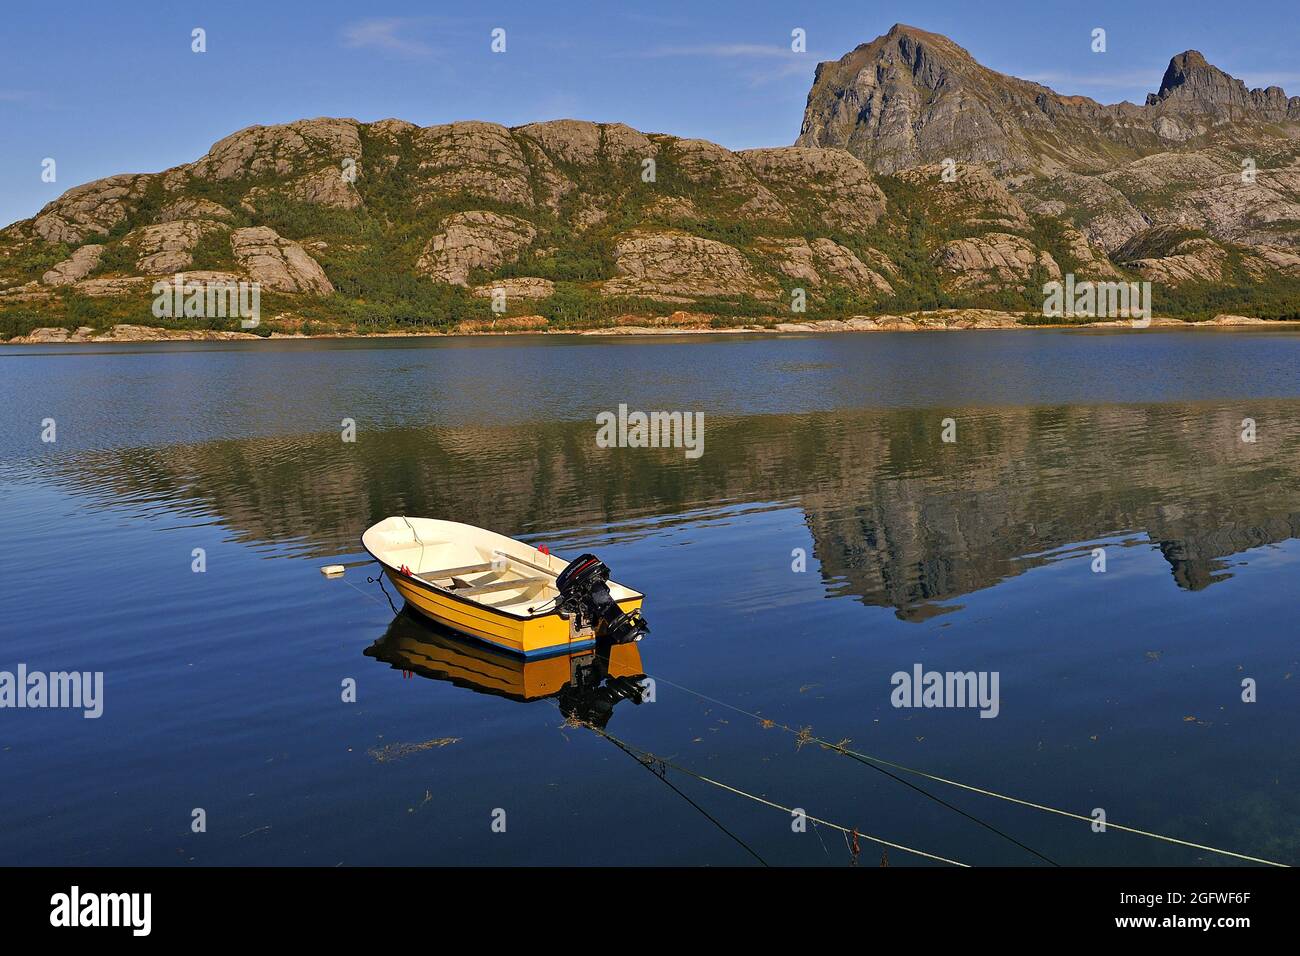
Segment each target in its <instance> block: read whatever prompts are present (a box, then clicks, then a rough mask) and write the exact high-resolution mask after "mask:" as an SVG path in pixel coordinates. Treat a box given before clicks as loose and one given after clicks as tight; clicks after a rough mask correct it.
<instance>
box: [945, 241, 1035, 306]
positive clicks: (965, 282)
mask: <svg viewBox="0 0 1300 956" xmlns="http://www.w3.org/2000/svg"><path fill="white" fill-rule="evenodd" d="M934 262H935V265H937V266H938V267H939V269H940V270H941V271H942V272H944V273H946V276H945V278H944V280H943V281H944V286H945V288H947V289H949V290H950V291H954V292H956V291H971V290H977V289H982V288H996V287H998V286H1003V285H1007V284H1014V285H1021V284H1023V283H1024V282H1026V281H1027V280H1028V279H1029V277H1030V276H1031V275H1032V273H1033V271H1034V269H1035V267H1041V268H1042V269H1043V272H1044V274H1045V275H1046V277H1047V278H1048V279H1059V278H1060V277H1061V269H1060V266H1058V265H1057V263H1056V260H1055V259H1053V258H1052V257H1051V256H1050V255H1049V254H1048V253H1046V252H1039V251H1038V250H1037V249H1035V248H1034V246H1033V244H1032V243H1031V242H1029V241H1028V240H1026V239H1023V238H1022V237H1020V236H1013V235H1011V234H1009V233H999V232H990V233H986V234H985V235H982V236H977V237H975V238H972V239H954V240H952V241H950V242H945V243H944V244H943V245H942V246H940V247H939V249H938V250H937V251H936V252H935V254H934Z"/></svg>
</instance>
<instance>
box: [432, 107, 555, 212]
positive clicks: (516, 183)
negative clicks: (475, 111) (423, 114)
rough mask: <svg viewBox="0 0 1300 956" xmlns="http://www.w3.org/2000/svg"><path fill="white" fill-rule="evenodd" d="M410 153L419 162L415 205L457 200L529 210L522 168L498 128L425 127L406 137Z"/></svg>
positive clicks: (518, 153)
mask: <svg viewBox="0 0 1300 956" xmlns="http://www.w3.org/2000/svg"><path fill="white" fill-rule="evenodd" d="M412 149H413V150H414V151H415V153H416V155H418V156H419V157H420V159H419V164H418V167H417V173H418V176H419V178H420V180H421V186H420V188H419V190H418V192H417V196H416V201H417V203H421V202H426V201H429V200H433V199H437V198H439V197H444V196H456V195H463V196H468V197H472V198H476V199H488V200H491V201H493V202H499V203H505V204H512V205H518V206H522V207H525V208H532V207H533V205H534V199H533V189H532V183H531V180H530V178H529V166H528V163H527V162H526V161H525V160H524V154H523V152H522V150H521V149H520V148H519V144H518V143H517V142H516V141H515V139H514V137H513V136H511V135H510V130H508V129H506V128H505V127H504V126H500V125H498V124H496V123H480V122H464V123H447V124H445V125H443V126H430V127H426V128H424V129H420V130H417V131H416V132H415V133H413V134H412Z"/></svg>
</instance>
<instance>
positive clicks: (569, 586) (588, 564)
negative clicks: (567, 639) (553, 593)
mask: <svg viewBox="0 0 1300 956" xmlns="http://www.w3.org/2000/svg"><path fill="white" fill-rule="evenodd" d="M555 587H556V588H557V589H558V590H559V592H560V600H559V609H560V612H561V613H563V614H569V615H572V616H573V617H574V618H575V621H576V623H577V625H578V627H590V628H591V629H592V631H593V632H595V635H596V640H597V641H601V642H604V643H607V644H628V643H630V642H632V641H639V640H641V638H643V637H644V636H645V635H646V634H647V633H648V632H649V630H650V625H649V624H647V623H646V621H645V618H644V617H642V616H641V611H640V610H639V609H638V610H633V611H628V612H627V613H626V614H624V613H623V611H622V609H621V608H619V606H618V604H617V602H615V600H614V598H613V597H611V596H610V593H609V566H608V565H607V564H605V562H604V561H602V560H600V558H598V557H596V556H595V555H594V554H583V555H580V556H578V557H576V558H574V559H573V560H572V561H570V562H569V565H568V567H566V568H565V569H564V570H563V571H561V572H560V573H559V574H558V575H557V576H556V578H555Z"/></svg>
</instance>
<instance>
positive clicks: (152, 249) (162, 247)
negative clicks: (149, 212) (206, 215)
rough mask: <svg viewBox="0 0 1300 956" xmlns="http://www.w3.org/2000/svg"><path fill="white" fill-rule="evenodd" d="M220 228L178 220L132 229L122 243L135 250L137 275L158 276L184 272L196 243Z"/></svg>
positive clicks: (190, 260) (216, 225)
mask: <svg viewBox="0 0 1300 956" xmlns="http://www.w3.org/2000/svg"><path fill="white" fill-rule="evenodd" d="M224 228H225V227H224V226H222V225H220V224H218V223H215V222H212V221H210V220H200V219H178V220H174V221H172V222H164V223H157V224H155V225H152V226H143V227H141V228H139V229H133V230H132V231H131V232H129V233H127V236H126V238H125V239H124V240H123V241H124V242H126V243H127V244H128V245H129V246H131V247H133V248H134V249H135V252H136V268H137V269H138V270H139V271H140V272H142V273H144V274H145V275H161V274H163V273H169V272H181V271H182V270H184V269H188V268H189V267H190V264H191V263H192V262H193V261H194V256H193V253H194V247H195V246H196V245H198V243H199V240H200V239H202V238H203V237H204V236H205V235H207V234H208V233H210V232H215V231H217V230H219V229H224Z"/></svg>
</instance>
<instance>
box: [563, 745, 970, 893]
mask: <svg viewBox="0 0 1300 956" xmlns="http://www.w3.org/2000/svg"><path fill="white" fill-rule="evenodd" d="M585 726H586V727H588V728H590V729H591V730H593V731H595V732H596V733H597V734H599V735H600V736H602V737H604V738H605V739H606V740H608V741H610V742H611V743H613V744H616V745H618V746H619V747H620V748H626V750H627V751H628V752H629V753H630V754H631V755H633V756H636V757H637V759H638V760H641V759H647V760H652V761H654V762H656V763H659V764H662V765H663V766H665V767H668V768H671V769H673V770H676V771H677V772H678V773H684V774H686V775H687V776H688V777H694V778H695V779H696V780H699V781H701V782H702V783H707V784H709V785H710V786H713V787H718V788H719V789H722V790H726V791H727V792H728V793H734V794H735V795H736V796H738V797H744V798H745V799H746V800H753V801H754V802H755V803H761V804H763V805H764V806H768V807H771V808H772V809H774V810H782V811H784V812H785V813H788V814H794V813H795V812H796V811H795V809H794V808H793V807H784V806H782V805H781V804H779V803H775V802H774V801H772V800H768V799H767V798H766V797H760V796H758V795H757V794H754V793H747V792H746V791H744V790H741V789H740V788H739V787H733V786H731V785H730V784H726V783H723V782H722V781H721V780H714V779H713V778H712V777H706V776H705V775H704V774H702V773H697V772H696V771H694V770H691V769H690V768H689V767H683V766H682V765H681V764H677V763H673V762H672V761H671V760H666V759H665V758H663V757H660V756H659V755H658V754H655V753H651V752H650V751H649V750H643V749H641V748H640V747H636V746H634V745H632V744H629V743H628V742H627V741H625V740H620V739H618V738H617V737H615V736H614V735H613V734H611V733H610V732H609V731H607V730H603V729H601V728H600V727H597V726H595V725H593V724H586V725H585ZM799 812H801V813H802V812H803V811H799ZM803 816H804V819H806V820H808V821H809V822H811V823H814V824H818V823H820V824H821V825H822V826H826V827H831V828H832V829H835V830H839V831H840V832H841V833H843V834H845V835H846V836H856V837H857V838H858V839H861V840H870V841H871V842H872V843H878V844H880V845H881V846H885V847H893V848H894V849H895V850H901V851H902V852H904V853H912V854H915V855H916V856H921V857H925V858H926V859H928V860H935V861H937V862H939V863H947V864H949V865H951V866H960V867H967V868H969V867H970V864H969V863H962V862H960V861H958V860H950V859H948V858H947V857H946V856H939V855H938V854H935V853H927V852H926V851H925V850H918V849H915V848H914V847H910V846H904V845H903V844H902V843H894V842H892V841H890V840H886V839H883V838H881V837H877V836H872V835H871V834H869V833H863V832H862V831H861V830H859V829H858V828H857V827H845V826H840V824H838V823H832V822H831V821H830V820H823V819H821V818H820V817H814V816H812V815H811V814H809V813H803Z"/></svg>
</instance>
